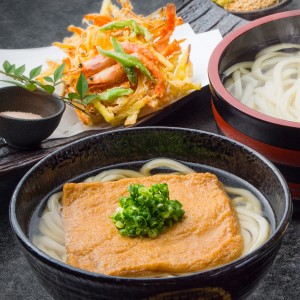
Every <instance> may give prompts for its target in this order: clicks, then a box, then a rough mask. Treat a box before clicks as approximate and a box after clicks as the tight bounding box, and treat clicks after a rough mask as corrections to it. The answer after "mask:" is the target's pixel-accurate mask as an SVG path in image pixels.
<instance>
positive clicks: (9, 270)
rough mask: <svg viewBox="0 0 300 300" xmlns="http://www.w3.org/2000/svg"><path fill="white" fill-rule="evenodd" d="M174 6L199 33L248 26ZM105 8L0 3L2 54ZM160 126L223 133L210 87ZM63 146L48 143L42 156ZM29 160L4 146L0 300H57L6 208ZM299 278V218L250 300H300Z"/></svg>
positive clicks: (209, 9) (53, 1)
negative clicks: (15, 232)
mask: <svg viewBox="0 0 300 300" xmlns="http://www.w3.org/2000/svg"><path fill="white" fill-rule="evenodd" d="M167 2H168V1H165V0H155V1H154V0H153V1H150V0H149V1H146V0H145V1H141V0H132V3H133V5H134V7H135V11H136V12H138V13H144V14H147V13H150V12H152V11H153V10H155V9H156V8H159V7H160V6H162V5H163V4H165V3H167ZM170 2H173V3H175V4H176V5H177V8H178V13H179V15H180V16H181V17H183V18H184V20H185V22H189V23H190V24H191V26H192V27H193V29H194V30H195V32H204V31H208V30H210V29H215V28H218V29H219V30H220V32H221V34H222V35H223V36H224V35H226V34H227V33H229V32H231V31H232V30H234V29H235V28H237V27H239V26H241V25H243V24H244V23H246V21H245V20H242V19H240V18H238V17H235V16H233V15H230V14H228V13H227V12H225V11H224V10H222V9H220V8H219V7H217V6H216V5H214V4H212V2H211V1H210V0H173V1H170ZM100 3H101V1H97V0H26V1H25V0H1V1H0V12H1V17H0V49H15V48H34V47H43V46H50V45H51V43H52V42H53V41H61V40H62V39H63V37H64V36H67V35H68V32H67V30H66V28H67V26H68V25H70V24H74V25H80V24H81V20H82V17H83V15H84V14H85V13H91V12H97V11H99V8H100ZM291 9H300V1H298V0H294V1H292V3H291V4H289V5H288V6H287V7H285V8H284V9H283V10H291ZM155 125H161V126H174V127H187V128H195V129H201V130H205V131H210V132H217V133H218V129H217V127H216V124H215V122H214V120H213V116H212V113H211V110H210V105H209V89H208V87H205V88H203V89H202V90H201V91H200V92H199V93H195V94H194V96H193V98H192V99H191V100H190V101H189V102H188V105H185V106H183V107H182V108H180V109H179V110H177V111H175V112H173V113H171V114H169V115H168V116H166V117H165V118H164V119H163V120H160V121H158V122H156V124H155ZM76 138H78V137H75V138H73V139H76ZM66 142H68V141H66ZM60 145H61V144H59V143H53V142H47V143H45V145H44V147H43V151H44V152H43V155H45V154H46V153H47V151H48V152H51V151H52V149H55V148H56V147H59V146H60ZM10 155H14V157H16V159H15V160H14V161H13V162H12V160H11V159H10V160H9V157H10ZM26 155H27V154H24V153H19V152H16V151H14V150H12V149H10V148H9V147H8V146H6V145H5V144H4V143H3V141H2V142H1V141H0V300H1V299H33V300H35V299H52V298H51V297H50V296H49V295H48V294H47V293H46V291H45V290H44V289H43V287H42V286H41V285H40V283H39V282H38V280H37V279H36V277H35V275H34V273H33V272H32V270H31V269H30V267H29V265H28V263H27V261H26V260H25V257H24V256H23V255H22V253H21V250H20V248H19V247H18V245H17V243H16V240H15V238H14V236H13V233H12V231H11V229H10V226H9V219H8V208H7V204H8V202H9V199H10V195H11V192H12V190H13V188H14V186H15V185H16V184H17V182H18V180H19V179H20V177H21V176H22V175H23V174H24V172H25V171H26V170H27V169H28V167H29V165H24V161H26V159H28V158H27V157H26ZM8 165H9V166H8ZM9 167H10V168H11V169H9V170H8V169H7V170H8V171H7V172H6V170H5V168H9ZM14 167H17V168H16V169H17V171H16V172H14V171H13V170H14ZM1 172H2V173H1ZM1 174H2V176H1ZM299 274H300V219H299V216H297V215H294V217H293V220H292V222H291V225H290V227H289V229H288V231H287V234H286V236H285V238H284V240H283V243H282V247H281V249H280V251H279V253H278V255H277V258H276V260H275V262H274V264H273V266H272V267H271V269H270V271H269V273H268V274H267V275H266V277H265V278H264V280H263V281H262V282H261V283H260V285H259V287H258V288H257V289H256V290H255V291H254V293H253V294H252V295H251V296H250V297H249V299H278V300H280V299H300V275H299Z"/></svg>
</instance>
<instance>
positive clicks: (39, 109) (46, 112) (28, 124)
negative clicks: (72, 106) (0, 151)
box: [0, 86, 65, 149]
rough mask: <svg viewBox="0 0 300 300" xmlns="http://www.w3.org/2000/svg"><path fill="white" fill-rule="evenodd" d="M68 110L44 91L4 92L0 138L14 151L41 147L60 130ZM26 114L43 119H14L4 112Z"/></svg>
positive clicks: (8, 89)
mask: <svg viewBox="0 0 300 300" xmlns="http://www.w3.org/2000/svg"><path fill="white" fill-rule="evenodd" d="M64 110H65V103H64V102H63V101H62V100H60V99H59V98H57V97H55V96H53V95H49V94H47V93H45V92H43V91H41V90H38V91H35V92H29V91H27V90H25V89H23V88H21V87H17V86H9V87H4V88H1V89H0V136H1V137H2V138H4V139H5V141H6V143H7V144H8V145H10V146H12V147H15V148H20V149H27V148H34V147H38V146H39V145H40V143H41V142H42V141H43V140H45V139H46V138H47V137H49V136H50V135H51V134H52V133H53V131H54V130H55V129H56V127H57V126H58V124H59V122H60V119H61V117H62V114H63V112H64ZM7 111H10V112H24V113H33V114H37V115H40V116H41V117H42V118H39V119H30V118H26V119H24V118H18V117H10V116H7V115H5V114H3V112H7Z"/></svg>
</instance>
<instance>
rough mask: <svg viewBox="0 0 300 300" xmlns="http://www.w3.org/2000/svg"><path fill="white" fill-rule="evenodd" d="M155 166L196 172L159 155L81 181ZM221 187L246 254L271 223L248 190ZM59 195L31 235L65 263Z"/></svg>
mask: <svg viewBox="0 0 300 300" xmlns="http://www.w3.org/2000/svg"><path fill="white" fill-rule="evenodd" d="M157 168H167V169H168V170H172V171H175V173H176V174H189V173H195V171H194V170H193V169H191V168H189V167H187V166H185V165H183V164H181V163H179V162H177V161H175V160H171V159H165V158H159V159H154V160H152V161H149V162H147V163H145V164H144V165H143V166H142V168H141V169H140V170H139V171H133V170H127V169H111V170H107V171H103V172H101V173H99V174H98V175H96V176H93V177H89V178H87V179H86V180H85V181H84V182H99V181H102V182H105V181H114V180H119V179H122V178H128V177H131V178H137V177H142V176H151V175H152V174H151V171H153V170H154V169H157ZM160 173H161V172H160ZM175 173H173V174H175ZM224 189H225V191H226V192H227V193H228V195H230V198H231V199H232V200H231V201H232V205H233V207H234V208H235V210H236V213H237V215H238V219H239V222H240V227H241V234H242V236H243V238H244V250H243V255H245V254H247V253H250V252H252V251H254V250H255V249H257V248H258V247H259V246H261V245H262V244H263V243H264V242H265V241H266V240H267V239H268V237H269V233H270V226H269V223H268V221H267V220H266V219H265V218H264V217H263V216H262V215H263V211H262V207H261V203H260V201H259V200H258V199H257V198H256V197H255V196H254V195H253V194H252V193H251V192H249V191H248V190H245V189H242V188H234V187H227V186H225V187H224ZM61 197H62V192H58V193H55V194H53V195H52V196H51V197H50V198H49V199H48V201H47V206H46V208H45V210H44V212H43V214H42V216H41V218H40V223H39V231H40V234H39V235H36V236H34V237H33V243H34V244H35V245H36V246H37V247H38V248H39V249H40V250H42V251H44V252H45V253H47V254H48V255H49V256H51V257H53V258H56V259H57V260H59V261H62V262H66V246H65V238H64V228H63V223H62V216H61V208H62V207H61V204H60V200H61Z"/></svg>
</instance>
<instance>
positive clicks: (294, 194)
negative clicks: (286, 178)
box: [288, 183, 300, 202]
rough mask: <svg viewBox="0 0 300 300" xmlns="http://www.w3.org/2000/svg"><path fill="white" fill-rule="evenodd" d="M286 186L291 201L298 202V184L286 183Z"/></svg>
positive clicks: (299, 190) (299, 187) (299, 194)
mask: <svg viewBox="0 0 300 300" xmlns="http://www.w3.org/2000/svg"><path fill="white" fill-rule="evenodd" d="M288 186H289V189H290V191H291V194H292V198H293V200H297V201H299V202H300V184H296V183H288Z"/></svg>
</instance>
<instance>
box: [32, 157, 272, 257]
mask: <svg viewBox="0 0 300 300" xmlns="http://www.w3.org/2000/svg"><path fill="white" fill-rule="evenodd" d="M145 163H146V161H140V162H135V163H124V164H118V165H114V166H111V167H109V168H102V169H98V170H96V171H93V172H91V173H88V174H84V175H81V176H78V177H76V178H74V180H72V182H83V181H86V180H87V179H88V178H91V177H94V176H97V175H98V174H99V173H101V172H103V171H109V170H112V169H123V170H133V171H139V170H140V168H141V167H142V166H143V165H144V164H145ZM182 164H184V165H185V166H187V167H188V168H191V169H192V170H194V171H196V172H210V173H212V174H215V175H216V176H217V177H218V178H219V180H220V181H221V182H222V183H223V184H224V185H225V186H226V187H227V186H230V187H237V188H240V189H245V190H247V191H249V192H251V193H252V194H253V195H254V196H255V197H256V198H258V199H259V201H260V203H261V204H262V216H263V217H265V218H266V219H267V220H268V222H269V224H270V232H271V233H272V232H274V230H275V226H276V224H275V217H274V213H273V211H272V209H271V207H270V205H269V203H268V201H267V199H265V197H264V196H263V195H262V194H261V193H260V192H259V191H258V190H257V189H256V188H254V187H253V186H252V185H250V184H249V183H248V182H246V181H245V180H242V179H241V178H238V177H237V176H235V175H233V174H230V173H228V172H225V171H222V170H220V169H216V168H212V167H208V166H205V165H201V164H194V163H193V164H192V163H187V162H182ZM172 172H174V170H170V169H169V168H165V167H157V168H155V169H153V170H152V171H151V175H154V174H159V173H172ZM88 180H89V179H88ZM95 181H97V180H95ZM61 190H62V187H59V188H57V190H56V191H55V192H57V191H61ZM49 196H50V195H49ZM48 199H49V197H48V196H47V197H46V198H45V199H44V200H43V201H41V203H40V205H39V206H38V207H37V209H36V210H35V212H34V214H33V217H32V218H31V222H30V226H29V228H30V230H29V237H30V240H33V242H34V244H36V245H37V243H36V242H35V238H36V237H37V236H39V235H40V234H41V232H40V230H39V227H40V221H41V216H42V215H43V213H44V211H45V207H46V205H47V201H48ZM37 246H38V247H39V245H37ZM39 248H40V247H39ZM45 252H46V251H45ZM48 254H49V253H48ZM245 254H247V253H245ZM50 256H52V255H51V254H50ZM59 260H62V261H64V260H63V259H59Z"/></svg>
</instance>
